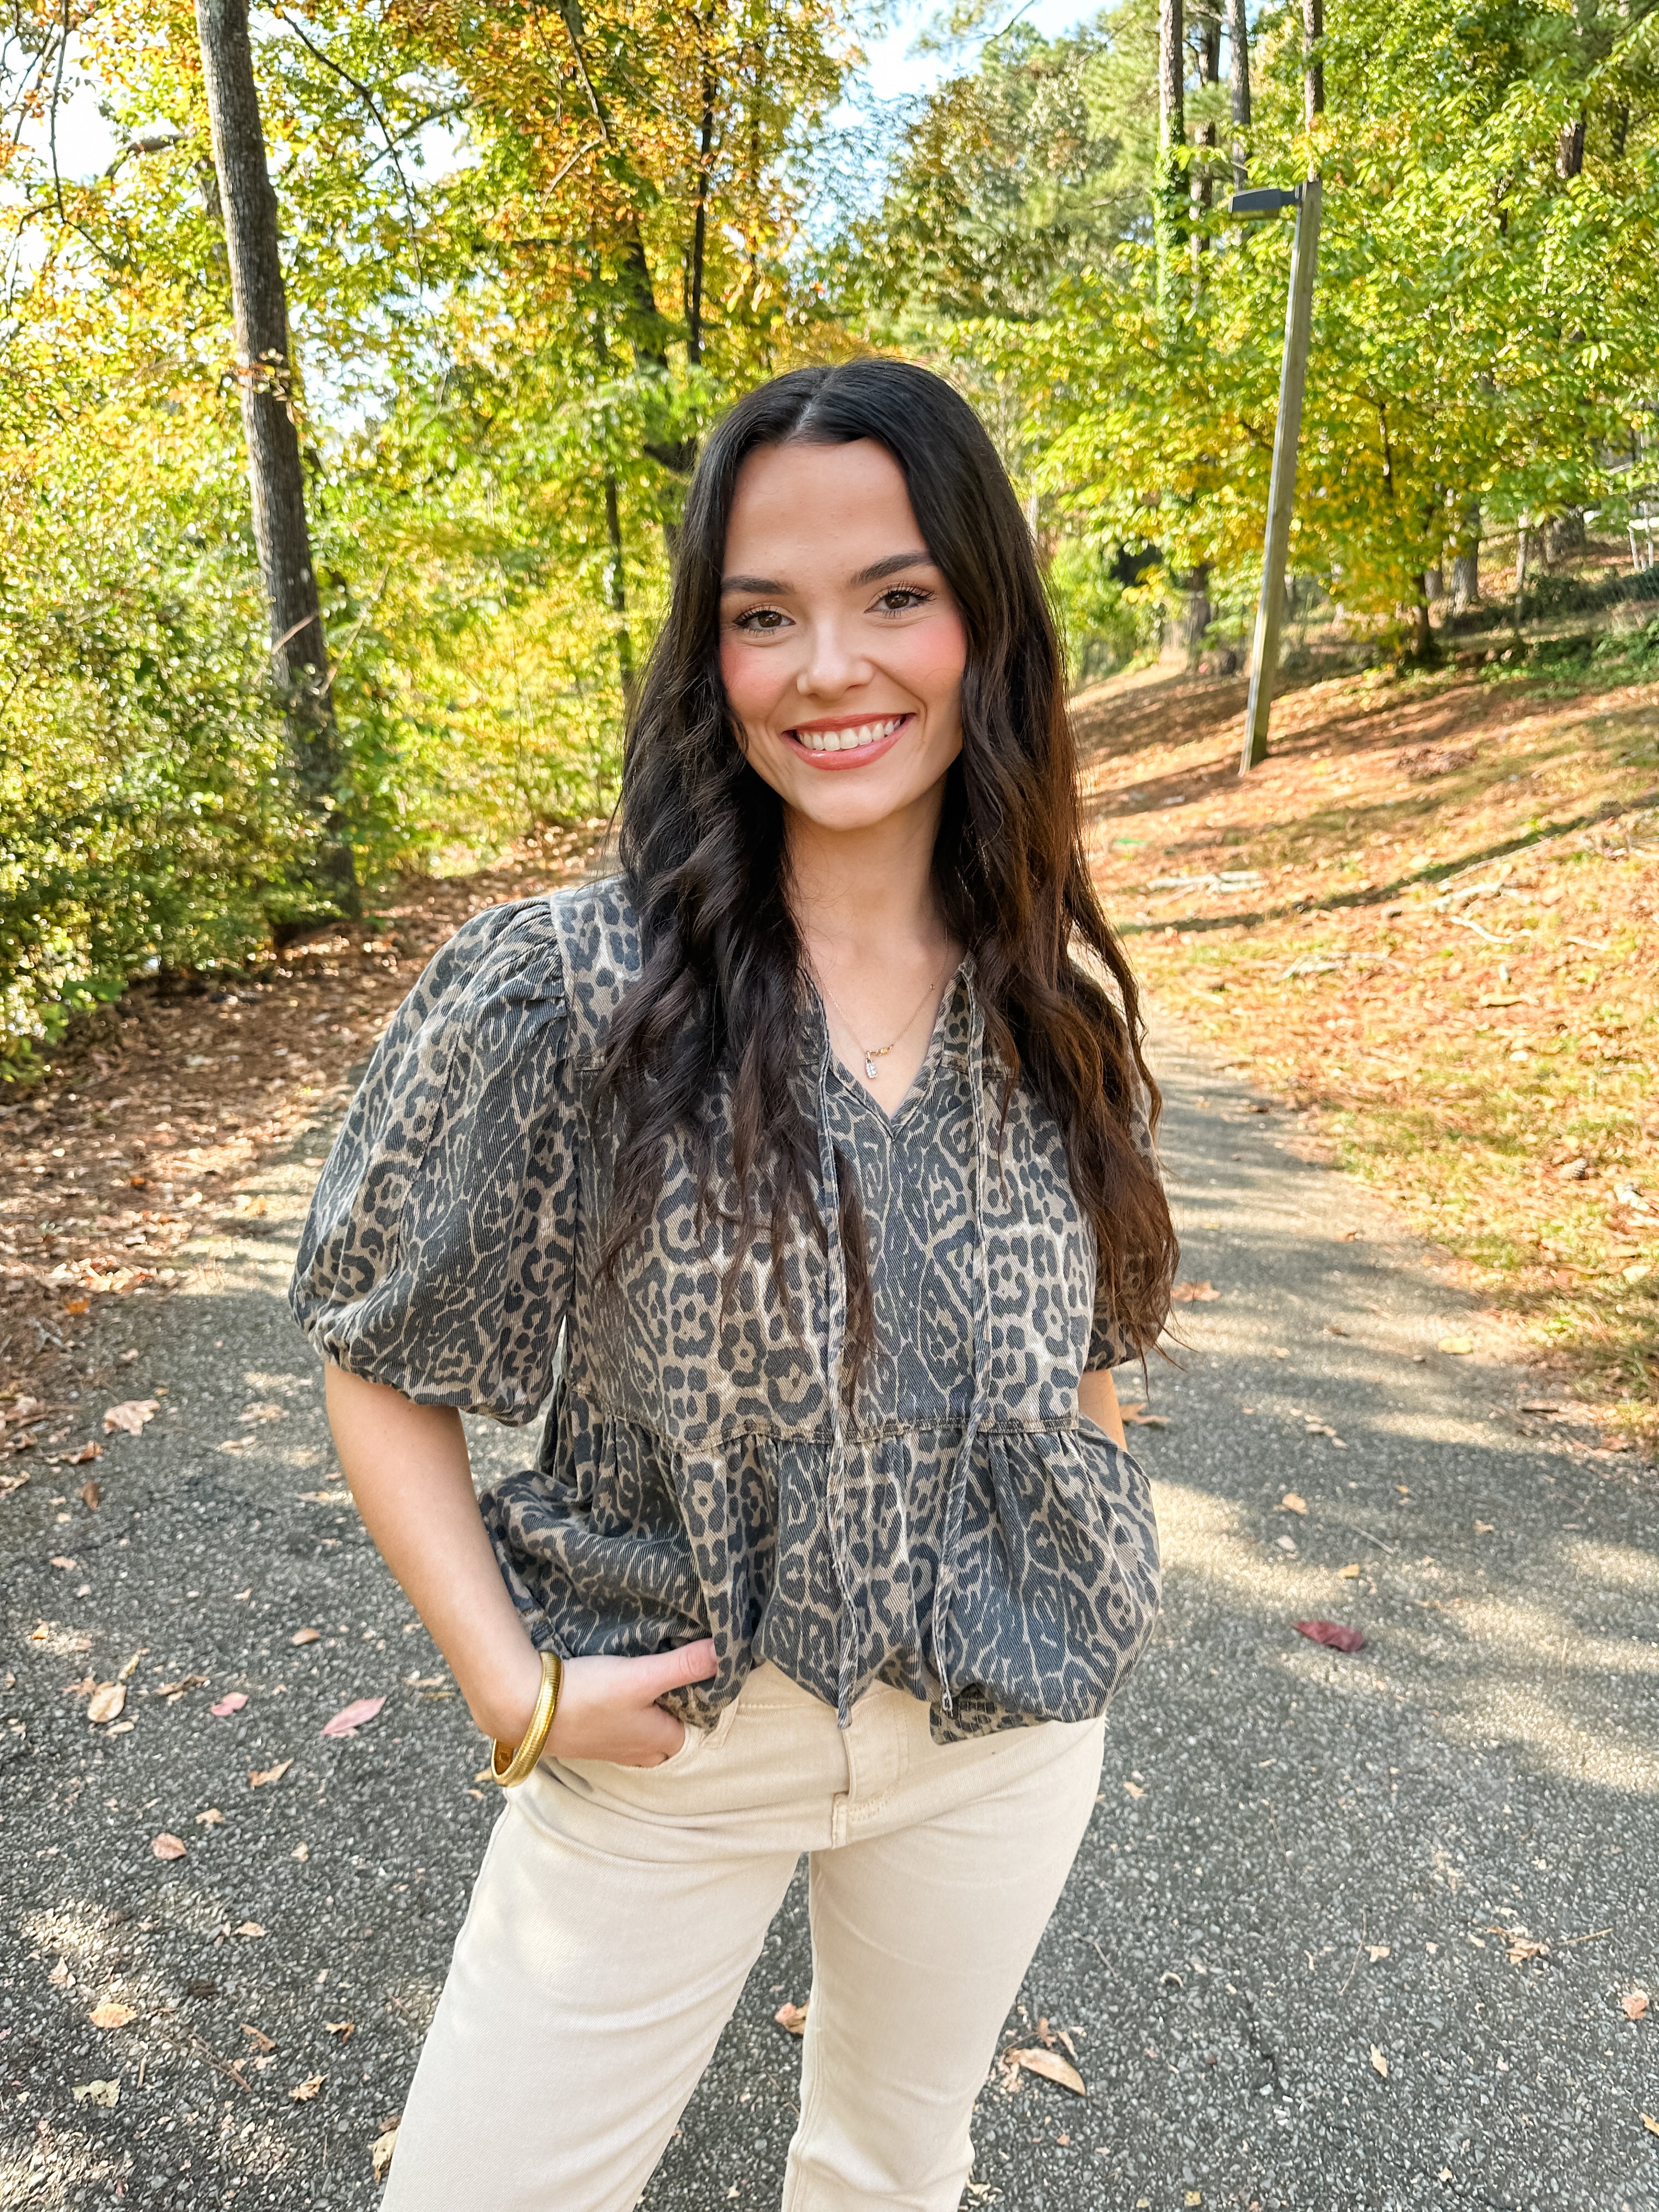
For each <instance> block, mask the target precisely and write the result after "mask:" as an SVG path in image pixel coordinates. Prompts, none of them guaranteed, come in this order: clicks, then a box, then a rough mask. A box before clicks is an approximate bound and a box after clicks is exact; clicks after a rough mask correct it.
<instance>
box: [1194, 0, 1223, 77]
mask: <svg viewBox="0 0 1659 2212" xmlns="http://www.w3.org/2000/svg"><path fill="white" fill-rule="evenodd" d="M1193 51H1194V56H1195V58H1196V59H1197V62H1198V81H1199V82H1200V84H1216V83H1218V82H1220V77H1221V17H1220V15H1219V14H1218V12H1217V8H1216V0H1193Z"/></svg>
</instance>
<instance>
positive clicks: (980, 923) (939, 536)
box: [600, 361, 1177, 1368]
mask: <svg viewBox="0 0 1659 2212" xmlns="http://www.w3.org/2000/svg"><path fill="white" fill-rule="evenodd" d="M865 438H868V439H873V440H874V441H876V442H877V443H878V445H881V446H884V447H885V448H886V449H887V451H888V452H889V453H890V454H891V455H892V456H893V459H895V460H896V462H897V463H898V465H899V467H900V468H901V469H902V471H903V472H904V478H905V482H906V483H907V485H908V489H909V494H910V504H911V507H912V509H913V510H914V512H915V518H916V521H917V523H918V525H919V526H920V527H921V534H922V537H923V539H924V540H925V541H926V544H927V550H928V552H929V553H930V555H931V556H932V557H933V561H934V562H935V564H936V565H937V566H938V568H939V570H940V571H941V573H942V574H944V576H945V580H946V581H947V582H948V583H949V585H950V586H951V592H952V593H953V594H954V596H955V599H956V601H957V606H958V608H959V609H960V611H961V614H962V618H963V624H964V627H965V629H966V632H967V640H968V658H967V666H966V668H965V670H964V671H963V680H962V709H961V711H962V728H963V749H962V752H961V755H960V757H959V758H958V759H957V761H956V762H955V763H953V765H952V766H951V769H950V771H949V775H948V776H947V779H946V784H945V804H944V810H943V814H942V817H941V819H940V823H939V837H938V841H937V842H936V844H935V846H934V848H933V878H934V883H935V885H936V888H937V891H938V896H939V903H940V907H941V908H942V910H943V915H944V918H945V925H946V927H947V928H948V929H949V930H950V931H951V934H952V935H953V936H954V937H955V938H956V939H957V941H958V942H959V943H961V944H962V945H965V946H966V947H967V948H968V950H969V951H970V952H971V953H972V955H973V957H974V962H975V975H976V985H977V989H978V992H979V995H980V1000H981V1005H982V1006H983V1009H984V1018H985V1035H986V1041H987V1045H988V1047H989V1048H990V1050H991V1052H992V1054H994V1057H995V1059H996V1060H997V1061H998V1063H999V1064H1000V1067H1001V1069H1002V1072H1003V1077H1004V1090H1003V1110H1004V1114H1005V1115H1006V1109H1007V1102H1008V1099H1009V1098H1010V1097H1012V1091H1013V1089H1014V1087H1015V1086H1016V1085H1019V1084H1022V1083H1024V1084H1025V1085H1029V1087H1030V1090H1031V1091H1034V1092H1035V1093H1036V1096H1037V1097H1039V1098H1040V1099H1041V1100H1042V1103H1043V1104H1044V1105H1045V1106H1046V1107H1047V1108H1048V1111H1049V1112H1050V1113H1051V1114H1052V1115H1053V1116H1054V1120H1055V1121H1056V1122H1057V1123H1058V1124H1059V1127H1060V1133H1061V1136H1062V1138H1063V1139H1064V1142H1065V1147H1066V1162H1067V1165H1068V1168H1069V1171H1070V1176H1071V1182H1072V1188H1073V1193H1074V1194H1075V1196H1076V1199H1077V1201H1078V1204H1079V1207H1080V1209H1081V1210H1082V1212H1083V1213H1084V1214H1085V1217H1086V1218H1087V1219H1088V1220H1089V1222H1090V1223H1091V1225H1092V1227H1093V1229H1094V1232H1095V1237H1096V1240H1097V1246H1098V1251H1099V1266H1100V1279H1101V1285H1102V1290H1103V1299H1104V1302H1105V1303H1106V1304H1109V1307H1110V1310H1112V1312H1113V1313H1114V1315H1115V1317H1116V1320H1117V1322H1118V1325H1119V1327H1120V1328H1121V1332H1122V1334H1124V1336H1125V1337H1126V1338H1127V1340H1128V1341H1129V1342H1130V1343H1131V1344H1133V1346H1136V1347H1137V1348H1138V1349H1139V1350H1140V1351H1142V1352H1146V1351H1147V1350H1149V1349H1150V1348H1151V1346H1152V1344H1153V1342H1154V1341H1155V1340H1156V1339H1157V1336H1158V1332H1159V1330H1160V1328H1161V1327H1162V1325H1163V1322H1164V1316H1165V1313H1166V1311H1167V1309H1168V1302H1169V1290H1170V1282H1171V1280H1172V1279H1173V1278H1174V1274H1175V1267H1176V1257H1177V1246H1176V1237H1175V1231H1174V1228H1173V1226H1172V1225H1171V1223H1170V1211H1169V1207H1168V1205H1167V1204H1166V1203H1165V1200H1164V1192H1163V1188H1162V1187H1161V1185H1160V1184H1159V1182H1158V1177H1157V1176H1156V1175H1155V1174H1154V1172H1153V1171H1152V1168H1151V1167H1150V1166H1149V1165H1148V1164H1147V1163H1146V1160H1145V1158H1143V1157H1142V1156H1141V1154H1140V1153H1139V1152H1138V1151H1137V1149H1136V1147H1135V1145H1134V1143H1133V1137H1132V1133H1131V1132H1132V1122H1133V1115H1134V1112H1135V1109H1136V1105H1137V1100H1138V1095H1139V1097H1144V1100H1145V1102H1146V1107H1147V1110H1148V1112H1149V1114H1150V1115H1151V1116H1152V1118H1153V1119H1154V1120H1155V1119H1156V1116H1157V1114H1158V1107H1159V1103H1160V1102H1159V1098H1158V1087H1157V1085H1155V1084H1154V1083H1153V1081H1152V1076H1151V1074H1150V1073H1149V1072H1148V1069H1147V1066H1146V1060H1145V1058H1144V1056H1143V1054H1142V1049H1141V1035H1142V1023H1141V1017H1140V1007H1139V994H1138V992H1137V990H1136V987H1135V981H1134V976H1133V974H1132V973H1131V970H1130V968H1129V963H1128V962H1127V959H1126V958H1125V957H1124V954H1123V951H1122V948H1121V945H1119V943H1118V941H1117V939H1116V937H1115V935H1114V934H1113V932H1112V930H1111V928H1110V927H1109V925H1108V922H1107V921H1106V917H1105V915H1104V914H1103V912H1102V910H1101V907H1100V902H1099V900H1098V899H1097V897H1096V896H1095V890H1094V885H1093V884H1092V883H1091V880H1090V876H1089V870H1088V866H1087V863H1086V861H1085V856H1084V847H1083V830H1082V821H1081V816H1080V811H1079V799H1078V781H1077V748H1076V744H1075V741H1074V738H1073V732H1072V727H1071V723H1070V720H1069V718H1068V715H1067V713H1066V676H1065V662H1064V656H1063V654H1062V652H1061V649H1060V640H1059V636H1058V634H1057V632H1056V629H1055V626H1054V618H1053V616H1052V614H1051V612H1050V610H1049V606H1048V599H1047V597H1046V595H1045V593H1044V591H1043V586H1042V577H1041V575H1040V574H1039V573H1038V569H1037V564H1036V553H1035V550H1034V548H1033V546H1032V543H1031V536H1030V531H1029V530H1028V529H1027V527H1026V525H1025V521H1024V516H1023V515H1022V514H1021V513H1020V509H1019V504H1018V500H1017V499H1016V497H1015V495H1014V491H1013V487H1012V485H1011V484H1010V483H1009V481H1008V478H1007V475H1006V471H1004V469H1003V466H1002V464H1001V462H1000V459H998V457H997V453H996V449H995V447H994V446H993V445H992V443H991V441H990V439H989V438H988V437H987V435H986V432H985V429H984V427H983V425H982V424H981V422H980V420H979V417H978V416H976V415H975V413H974V410H972V408H971V407H969V404H967V402H966V401H965V400H964V399H963V398H961V397H960V396H959V395H958V394H957V392H954V391H952V390H951V386H949V385H948V384H946V383H945V382H944V381H943V380H941V379H940V378H939V377H937V376H934V375H933V374H930V373H929V372H928V371H927V370H926V369H924V368H917V367H915V366H914V365H913V364H912V363H910V362H899V361H854V362H846V363H843V364H842V365H841V366H839V367H836V368H801V369H795V370H793V371H791V372H790V373H789V374H787V375H785V376H780V377H775V378H774V379H773V380H772V381H771V382H770V383H769V384H764V385H762V386H760V387H759V388H758V389H757V391H754V392H750V393H749V394H748V395H747V396H746V397H745V398H743V399H740V400H739V401H738V404H737V405H736V406H735V407H733V408H732V410H731V412H730V413H729V414H728V415H727V416H726V417H725V418H724V419H723V421H722V422H720V424H719V426H718V427H717V428H716V429H715V430H714V434H713V435H712V436H711V437H710V438H709V440H708V443H707V445H706V446H705V447H704V448H703V452H702V458H701V459H700V460H699V462H698V464H697V469H696V476H695V477H694V478H693V480H692V483H691V488H690V495H689V497H688V500H687V503H686V513H685V522H684V530H683V532H682V534H681V537H680V541H679V545H678V554H677V557H676V561H675V565H674V578H673V590H672V596H671V601H670V605H669V609H668V615H667V619H666V620H665V623H664V624H663V627H662V629H661V632H660V633H659V636H658V638H657V641H656V643H655V646H654V647H653V651H652V654H651V659H650V664H649V666H648V667H647V671H646V674H645V678H644V682H643V684H642V685H641V690H640V695H639V700H638V703H637V706H636V708H635V713H634V716H633V720H632V723H631V726H630V728H629V738H628V746H627V752H626V756H625V759H624V763H623V791H622V821H621V856H622V864H623V871H624V873H625V875H626V878H627V880H628V884H629V890H630V892H631V894H632V896H633V898H634V900H635V905H636V907H637V909H638V913H639V915H640V920H641V928H642V932H643V942H644V969H643V973H642V975H641V978H640V981H638V982H637V983H636V984H635V987H633V989H632V990H631V991H630V992H629V994H628V996H627V998H626V1000H624V1002H623V1006H622V1008H621V1011H620V1012H619V1013H618V1015H617V1020H616V1022H615V1024H614V1026H613V1029H612V1032H611V1043H610V1047H609V1049H608V1052H607V1055H606V1060H605V1068H604V1071H603V1074H602V1078H601V1084H600V1090H601V1093H602V1095H608V1096H609V1097H610V1098H611V1101H612V1102H613V1103H615V1105H616V1106H617V1107H618V1108H619V1109H620V1110H621V1113H622V1116H623V1142H622V1145H621V1147H620V1150H619V1152H618V1156H617V1171H616V1178H615V1182H614V1186H613V1192H612V1203H611V1216H610V1219H609V1223H608V1225H607V1234H606V1240H605V1243H606V1264H607V1265H608V1266H610V1267H615V1265H616V1263H617V1259H618V1257H619V1256H620V1255H621V1253H622V1251H623V1249H624V1248H625V1247H626V1246H627V1244H628V1243H629V1242H630V1241H631V1240H632V1238H633V1237H635V1236H636V1235H637V1234H638V1232H639V1231H640V1230H641V1228H642V1227H643V1226H644V1225H645V1223H646V1221H647V1219H648V1218H649V1217H650V1215H651V1213H652V1212H653V1209H654V1207H655V1205H656V1203H657V1200H658V1198H659V1195H660V1192H661V1188H662V1180H663V1176H664V1173H665V1159H666V1155H667V1149H668V1146H669V1144H670V1141H671V1139H673V1138H674V1137H676V1136H678V1139H679V1140H680V1141H681V1142H682V1143H683V1144H684V1146H686V1148H687V1152H688V1156H689V1158H690V1163H691V1165H692V1167H693V1169H694V1171H695V1173H696V1177H697V1184H698V1190H699V1194H700V1197H701V1200H702V1206H703V1207H704V1209H705V1211H706V1212H707V1211H713V1210H715V1209H714V1193H713V1183H714V1148H713V1139H712V1132H711V1121H710V1109H711V1106H712V1103H713V1101H714V1097H715V1094H716V1089H717V1086H718V1085H720V1084H722V1083H729V1084H730V1086H731V1100H732V1146H733V1148H732V1176H733V1179H734V1182H735V1185H736V1198H737V1210H736V1212H735V1215H733V1214H732V1212H731V1209H730V1208H729V1207H728V1208H726V1209H725V1212H726V1216H727V1218H729V1219H731V1220H733V1221H734V1222H735V1225H736V1227H737V1229H738V1243H737V1244H736V1246H735V1247H728V1249H735V1250H738V1251H740V1250H742V1249H744V1248H745V1247H746V1245H747V1244H748V1243H750V1242H751V1241H752V1240H753V1239H754V1238H755V1237H757V1234H758V1233H759V1231H760V1225H761V1219H762V1217H763V1215H764V1216H765V1217H766V1218H767V1222H768V1226H769V1232H770V1249H771V1252H772V1255H773V1263H774V1266H775V1268H777V1269H778V1271H779V1273H778V1279H779V1282H780V1285H781V1283H782V1273H781V1265H782V1255H783V1254H784V1253H785V1252H786V1251H787V1249H788V1229H789V1224H790V1220H791V1218H792V1217H793V1218H795V1219H796V1220H801V1219H804V1220H805V1222H807V1223H809V1224H816V1223H817V1207H816V1205H815V1203H814V1195H813V1194H814V1187H815V1184H816V1181H817V1172H818V1152H817V1140H816V1137H815V1135H814V1133H813V1132H812V1131H811V1128H810V1127H809V1126H808V1124H807V1122H806V1121H805V1116H804V1115H803V1112H802V1109H801V1106H800V1104H799V1100H798V1098H797V1096H796V1092H795V1089H794V1085H793V1077H794V1073H795V1071H796V1068H797V1066H798V1062H799V1051H800V1023H801V1004H802V994H803V986H804V963H803V954H802V948H801V942H800V937H799V932H798V931H797V928H796V926H795V920H794V916H793V912H792V911H791V908H790V903H789V896H788V884H787V852H786V843H785V835H784V811H783V805H782V802H781V800H780V799H779V797H778V795H777V793H775V791H774V790H773V789H772V787H771V786H770V785H769V784H768V783H767V782H765V781H764V780H763V778H762V777H760V776H759V775H757V774H756V773H755V771H754V769H751V768H750V765H749V763H748V762H747V761H746V759H745V758H744V753H743V750H742V745H741V742H740V737H739V732H738V727H737V725H736V723H735V722H734V720H733V719H732V714H731V712H730V709H729V708H728V707H727V705H726V693H725V689H724V686H723V684H722V683H721V679H720V575H721V569H722V562H723V556H724V554H725V550H726V525H727V520H728V518H729V517H730V514H731V512H732V498H733V495H734V493H735V490H736V488H737V481H738V471H739V470H740V469H741V467H742V465H743V463H744V460H745V459H746V458H747V457H748V455H749V454H750V453H753V452H754V451H755V450H756V449H757V447H763V446H775V445H781V444H782V443H784V442H785V441H787V440H790V439H805V440H808V441H811V442H813V443H815V444H823V445H842V444H850V443H852V442H854V441H856V440H859V439H865ZM1108 978H1109V981H1107V980H1106V979H1108ZM836 1170H837V1180H838V1182H839V1185H840V1188H839V1191H838V1194H837V1197H838V1209H839V1212H840V1218H841V1224H842V1242H843V1249H844V1250H845V1253H846V1256H847V1262H848V1349H849V1352H851V1353H852V1354H853V1363H852V1364H853V1366H854V1368H856V1367H857V1366H858V1365H859V1364H861V1363H862V1360H863V1359H864V1358H866V1357H867V1356H868V1354H869V1352H870V1351H871V1350H872V1340H873V1314H872V1301H871V1297H870V1290H869V1268H868V1257H867V1252H866V1243H865V1238H864V1234H863V1225H862V1217H861V1214H860V1209H859V1205H858V1196H857V1191H856V1188H855V1183H854V1175H853V1171H852V1168H851V1166H850V1164H848V1162H847V1161H846V1160H845V1159H844V1158H842V1156H841V1154H840V1153H839V1152H838V1153H837V1154H836ZM729 1275H730V1271H729V1270H728V1279H729Z"/></svg>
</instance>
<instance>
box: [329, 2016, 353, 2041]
mask: <svg viewBox="0 0 1659 2212" xmlns="http://www.w3.org/2000/svg"><path fill="white" fill-rule="evenodd" d="M323 2026H324V2027H325V2030H326V2031H327V2033H329V2034H330V2035H337V2036H338V2037H339V2039H340V2040H341V2042H342V2043H349V2041H350V2039H351V2038H352V2037H353V2036H354V2035H355V2034H356V2031H357V2023H356V2021H350V2020H325V2021H324V2022H323Z"/></svg>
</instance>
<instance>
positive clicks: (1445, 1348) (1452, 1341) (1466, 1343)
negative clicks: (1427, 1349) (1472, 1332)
mask: <svg viewBox="0 0 1659 2212" xmlns="http://www.w3.org/2000/svg"><path fill="white" fill-rule="evenodd" d="M1435 1348H1436V1350H1437V1351H1439V1352H1456V1353H1458V1354H1459V1355H1460V1356H1461V1355H1462V1353H1464V1352H1473V1351H1474V1338H1473V1337H1472V1336H1443V1337H1442V1338H1441V1340H1440V1341H1439V1343H1438V1345H1437V1346H1436V1347H1435Z"/></svg>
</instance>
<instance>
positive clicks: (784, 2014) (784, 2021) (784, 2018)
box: [772, 2004, 806, 2035]
mask: <svg viewBox="0 0 1659 2212" xmlns="http://www.w3.org/2000/svg"><path fill="white" fill-rule="evenodd" d="M772 2017H773V2019H774V2020H775V2021H776V2022H777V2024H778V2026H779V2027H781V2029H782V2030H783V2032H784V2033H785V2034H786V2035H805V2033H806V2007H805V2005H798V2004H781V2005H780V2006H779V2007H778V2008H777V2010H776V2011H775V2013H774V2014H773V2015H772Z"/></svg>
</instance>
